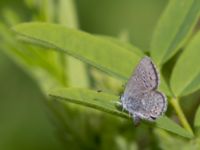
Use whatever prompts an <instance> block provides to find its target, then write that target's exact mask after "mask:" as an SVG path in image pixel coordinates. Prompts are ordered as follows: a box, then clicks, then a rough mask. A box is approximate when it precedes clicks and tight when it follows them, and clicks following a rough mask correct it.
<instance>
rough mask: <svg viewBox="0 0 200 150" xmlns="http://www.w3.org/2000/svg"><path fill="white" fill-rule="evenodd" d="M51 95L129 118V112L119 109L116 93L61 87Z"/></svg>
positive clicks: (60, 99) (64, 100)
mask: <svg viewBox="0 0 200 150" xmlns="http://www.w3.org/2000/svg"><path fill="white" fill-rule="evenodd" d="M49 95H50V96H51V97H53V98H55V99H56V100H59V101H63V102H71V103H75V104H80V105H84V106H88V107H91V108H94V109H98V110H101V111H104V112H108V113H111V114H114V115H117V116H120V117H124V118H129V116H128V114H126V113H124V112H122V111H119V110H118V109H117V100H118V99H119V97H117V96H115V95H111V94H106V93H103V92H97V91H92V90H87V89H78V88H59V89H55V90H52V91H51V92H50V93H49Z"/></svg>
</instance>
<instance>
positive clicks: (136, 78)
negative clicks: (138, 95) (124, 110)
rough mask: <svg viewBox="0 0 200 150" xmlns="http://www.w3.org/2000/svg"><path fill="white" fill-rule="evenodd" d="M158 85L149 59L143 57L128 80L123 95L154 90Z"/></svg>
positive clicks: (157, 79) (157, 76)
mask: <svg viewBox="0 0 200 150" xmlns="http://www.w3.org/2000/svg"><path fill="white" fill-rule="evenodd" d="M158 85H159V75H158V72H157V71H156V67H155V65H154V64H153V62H152V61H151V59H150V58H149V57H147V56H145V57H144V58H143V59H142V60H141V61H140V63H139V65H138V66H137V67H136V69H135V71H134V72H133V75H132V76H131V78H130V79H129V80H128V82H127V85H126V88H125V91H124V94H126V93H128V94H131V93H135V92H141V91H150V90H153V89H156V88H157V87H158Z"/></svg>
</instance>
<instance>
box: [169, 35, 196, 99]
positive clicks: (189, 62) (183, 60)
mask: <svg viewBox="0 0 200 150" xmlns="http://www.w3.org/2000/svg"><path fill="white" fill-rule="evenodd" d="M199 40H200V32H198V33H197V34H196V36H195V37H194V38H193V39H192V40H191V42H190V43H189V45H188V46H187V47H186V49H185V50H184V51H183V53H182V54H181V56H180V58H179V59H178V61H177V63H176V64H175V66H174V70H173V72H172V77H171V80H170V84H171V88H172V91H173V92H174V94H175V95H176V96H185V95H187V94H190V93H192V92H194V91H196V90H198V89H199V88H200V65H199V64H200V59H199V56H200V51H199V50H200V42H199Z"/></svg>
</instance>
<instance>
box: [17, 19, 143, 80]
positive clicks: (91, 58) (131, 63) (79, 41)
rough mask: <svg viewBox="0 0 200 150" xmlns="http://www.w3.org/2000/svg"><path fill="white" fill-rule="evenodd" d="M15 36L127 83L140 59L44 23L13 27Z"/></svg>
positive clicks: (87, 36)
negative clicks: (17, 35) (53, 49)
mask: <svg viewBox="0 0 200 150" xmlns="http://www.w3.org/2000/svg"><path fill="white" fill-rule="evenodd" d="M13 30H14V31H15V32H17V33H18V34H20V35H21V36H24V37H26V38H28V40H29V42H32V43H36V44H40V45H45V46H49V47H51V48H55V49H56V50H59V51H63V52H66V53H68V54H70V55H72V56H74V57H76V58H78V59H80V60H82V61H84V62H86V63H89V64H91V65H93V66H95V67H97V68H99V69H101V70H103V71H105V72H107V73H109V74H112V75H115V76H118V77H120V78H122V79H127V77H128V76H130V74H131V72H132V71H133V69H134V68H135V66H136V65H137V63H138V62H139V60H140V59H141V56H138V55H137V54H134V53H133V52H130V51H127V50H125V48H124V47H121V46H119V45H117V44H114V43H112V42H110V41H109V40H105V39H102V38H98V37H96V36H92V35H90V34H88V33H85V32H81V31H77V30H73V29H69V28H66V27H64V26H61V25H55V24H46V23H27V24H21V25H18V26H15V27H14V28H13Z"/></svg>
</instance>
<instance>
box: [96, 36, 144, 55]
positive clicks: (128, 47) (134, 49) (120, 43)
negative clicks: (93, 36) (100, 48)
mask: <svg viewBox="0 0 200 150" xmlns="http://www.w3.org/2000/svg"><path fill="white" fill-rule="evenodd" d="M97 36H98V37H100V38H103V39H105V40H109V41H111V42H112V43H114V44H116V45H118V46H120V47H122V48H124V49H126V50H129V51H131V52H133V53H134V54H137V55H138V56H141V57H142V56H144V53H143V52H142V50H140V49H139V48H137V47H135V46H134V45H132V44H130V43H128V42H125V41H121V40H119V39H117V38H114V37H110V36H105V35H97Z"/></svg>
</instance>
